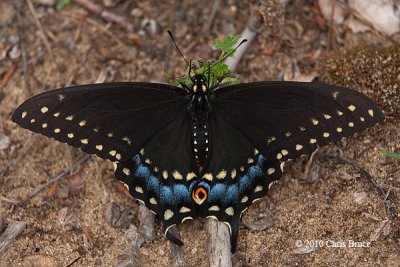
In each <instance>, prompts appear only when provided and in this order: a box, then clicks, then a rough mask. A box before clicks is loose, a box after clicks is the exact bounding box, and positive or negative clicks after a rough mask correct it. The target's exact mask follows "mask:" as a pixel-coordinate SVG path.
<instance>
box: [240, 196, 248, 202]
mask: <svg viewBox="0 0 400 267" xmlns="http://www.w3.org/2000/svg"><path fill="white" fill-rule="evenodd" d="M248 200H249V197H248V196H244V197H243V198H242V200H241V201H240V202H242V203H246V202H247V201H248Z"/></svg>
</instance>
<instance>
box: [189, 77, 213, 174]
mask: <svg viewBox="0 0 400 267" xmlns="http://www.w3.org/2000/svg"><path fill="white" fill-rule="evenodd" d="M192 81H193V86H192V92H191V93H192V101H191V106H190V112H191V120H192V149H193V155H194V157H195V159H196V162H197V164H198V165H200V166H204V165H205V163H206V160H207V154H208V144H209V132H208V129H209V126H208V112H209V110H210V106H209V102H208V92H209V91H208V86H207V85H206V79H205V77H204V76H203V75H195V76H194V77H193V78H192Z"/></svg>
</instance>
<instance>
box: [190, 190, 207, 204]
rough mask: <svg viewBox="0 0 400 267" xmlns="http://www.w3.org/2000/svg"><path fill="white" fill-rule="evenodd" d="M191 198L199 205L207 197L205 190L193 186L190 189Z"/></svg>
mask: <svg viewBox="0 0 400 267" xmlns="http://www.w3.org/2000/svg"><path fill="white" fill-rule="evenodd" d="M192 198H193V200H194V201H195V202H196V203H197V204H199V205H201V204H202V203H203V202H204V200H206V198H207V191H206V190H205V189H204V188H203V187H198V188H195V189H193V191H192Z"/></svg>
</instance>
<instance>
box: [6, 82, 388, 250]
mask: <svg viewBox="0 0 400 267" xmlns="http://www.w3.org/2000/svg"><path fill="white" fill-rule="evenodd" d="M192 82H193V85H192V86H191V87H188V86H184V85H183V88H181V87H176V86H172V85H166V84H158V83H140V82H131V83H106V84H90V85H82V86H73V87H69V88H62V89H57V90H52V91H48V92H45V93H42V94H39V95H37V96H34V97H32V98H31V99H29V100H27V101H26V102H25V103H23V104H22V105H21V106H19V107H18V109H17V110H16V111H15V113H14V114H13V116H12V120H13V121H14V122H16V123H18V124H19V125H21V126H22V127H24V128H27V129H29V130H31V131H34V132H37V133H41V134H43V135H45V136H48V137H51V138H54V139H56V140H58V141H61V142H64V143H67V144H69V145H71V146H73V147H77V148H80V149H82V150H83V151H85V152H87V153H90V154H96V155H97V156H99V157H101V158H104V159H108V160H110V161H113V162H115V163H116V164H117V168H116V171H115V176H116V177H117V178H118V179H119V180H120V181H122V182H123V183H125V184H126V185H127V186H128V188H129V192H130V193H131V194H132V195H133V196H134V197H135V198H136V199H138V200H140V201H141V202H143V203H144V204H145V205H146V206H147V207H148V208H149V209H150V210H151V211H153V212H154V213H156V214H157V215H158V216H160V218H161V220H162V222H163V226H164V231H165V234H166V236H167V237H168V238H169V239H170V240H171V241H172V242H174V243H176V244H179V245H181V244H182V241H180V240H179V239H177V238H176V237H174V236H173V235H172V234H170V233H169V229H170V227H171V226H173V225H177V224H180V223H181V222H183V221H185V220H187V219H194V218H198V217H211V218H215V219H217V220H219V221H222V222H225V223H226V224H227V225H228V226H229V229H230V233H231V246H232V251H235V249H236V239H237V234H238V230H239V221H240V217H241V214H242V213H243V212H244V211H245V210H246V209H247V208H248V207H249V206H250V205H251V204H252V203H253V202H254V201H255V200H257V199H259V198H261V197H263V196H264V195H265V194H266V192H267V190H268V187H269V185H270V184H271V182H273V181H275V180H277V179H279V178H280V177H281V175H282V166H283V163H284V162H285V161H287V160H288V159H294V158H297V157H300V156H301V155H308V154H310V153H311V152H312V151H314V150H315V149H316V148H317V147H319V146H323V145H326V144H328V143H330V142H335V141H337V140H339V139H341V138H342V137H345V136H350V135H352V134H354V133H356V132H360V131H363V130H364V129H366V128H368V127H370V126H372V125H374V124H376V123H377V122H379V121H381V120H382V119H383V114H382V112H381V110H380V109H379V107H378V106H377V105H376V104H375V103H374V102H373V101H372V100H370V99H369V98H368V97H366V96H365V95H363V94H361V93H359V92H356V91H353V90H350V89H347V88H342V87H337V86H332V85H326V84H318V83H301V82H272V81H271V82H256V83H244V84H237V85H230V86H225V87H218V88H209V86H208V83H207V78H206V77H205V76H204V75H200V74H196V75H195V76H193V77H192Z"/></svg>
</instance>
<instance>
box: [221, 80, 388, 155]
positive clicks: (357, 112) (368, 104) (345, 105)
mask: <svg viewBox="0 0 400 267" xmlns="http://www.w3.org/2000/svg"><path fill="white" fill-rule="evenodd" d="M213 110H214V111H215V112H216V113H219V114H220V115H221V116H223V117H224V118H225V119H226V120H227V121H228V122H229V123H230V124H232V125H234V126H235V127H236V128H237V129H240V130H241V131H242V133H243V134H244V136H245V137H246V138H247V139H249V140H250V141H251V142H252V143H253V144H254V145H255V146H256V147H257V148H258V149H259V150H260V151H261V153H262V154H263V155H265V156H266V157H267V158H268V159H271V160H272V159H274V160H277V161H285V160H287V159H293V158H297V157H299V156H301V155H306V154H310V153H311V152H312V151H313V150H315V149H316V148H317V147H318V146H322V145H326V144H328V143H330V142H335V141H337V140H339V139H341V138H342V137H345V136H350V135H352V134H354V133H356V132H360V131H362V130H364V129H366V128H368V127H370V126H372V125H374V124H375V123H377V122H378V121H381V120H382V119H383V115H382V112H381V111H380V109H379V107H377V106H376V104H374V103H373V102H372V101H371V100H370V99H369V98H368V97H366V96H364V95H362V94H360V93H358V92H355V91H353V90H349V89H346V88H341V87H337V86H331V85H324V84H318V83H299V82H261V83H250V84H239V85H234V86H229V87H225V88H222V89H220V90H219V92H218V91H217V93H216V97H215V99H214V102H213Z"/></svg>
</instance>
